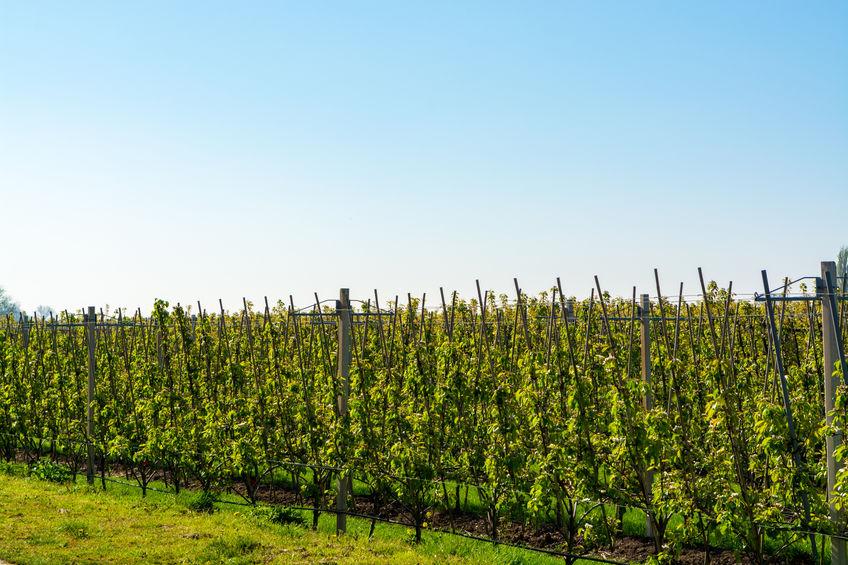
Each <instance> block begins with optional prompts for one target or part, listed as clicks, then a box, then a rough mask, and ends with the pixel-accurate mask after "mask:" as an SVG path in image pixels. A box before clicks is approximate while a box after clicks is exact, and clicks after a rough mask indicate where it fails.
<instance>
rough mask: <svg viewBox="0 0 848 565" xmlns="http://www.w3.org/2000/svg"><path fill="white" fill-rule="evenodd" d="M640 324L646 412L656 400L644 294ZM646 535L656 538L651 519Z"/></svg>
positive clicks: (648, 474) (648, 483) (649, 480)
mask: <svg viewBox="0 0 848 565" xmlns="http://www.w3.org/2000/svg"><path fill="white" fill-rule="evenodd" d="M639 310H640V312H639V314H640V316H639V319H640V322H641V324H640V325H641V330H642V331H641V332H640V333H641V340H640V351H641V354H642V356H641V357H642V362H641V365H642V381H643V382H644V383H645V396H644V398H643V399H642V400H643V404H644V407H645V410H646V411H647V410H651V409H652V408H653V407H654V399H653V395H652V394H651V298H650V296H649V295H647V294H643V295H642V296H641V307H640V309H639ZM644 481H645V496H646V498H649V499H650V498H651V496H652V489H653V482H654V472H653V471H651V470H648V469H646V470H645V477H644ZM645 533H646V534H647V536H648V537H649V538H653V537H654V525H653V523H652V522H651V517H650V516H646V517H645Z"/></svg>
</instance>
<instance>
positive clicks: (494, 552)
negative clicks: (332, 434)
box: [0, 466, 562, 565]
mask: <svg viewBox="0 0 848 565" xmlns="http://www.w3.org/2000/svg"><path fill="white" fill-rule="evenodd" d="M5 470H6V473H5V474H4V473H0V531H2V532H3V535H2V536H0V558H2V559H5V560H7V561H10V562H12V563H21V564H23V563H33V564H36V563H232V564H238V563H480V564H483V563H485V564H490V563H515V564H519V563H527V564H539V565H547V564H553V563H561V562H562V561H561V560H559V559H556V558H553V557H549V556H545V555H542V554H538V553H534V552H531V551H526V550H520V549H515V548H508V547H503V546H494V545H492V544H488V543H484V542H476V541H473V540H467V539H463V538H459V537H457V536H451V535H449V534H440V533H435V532H427V533H426V534H425V538H424V542H423V543H422V544H420V545H414V544H412V543H410V541H409V540H410V536H411V532H410V531H409V530H408V529H407V528H404V527H402V526H394V525H389V524H378V525H377V528H376V531H375V535H374V538H373V539H372V540H370V541H369V540H368V529H369V526H370V522H369V521H367V520H360V519H354V518H349V519H348V534H347V535H345V536H341V537H337V536H336V535H335V533H334V528H335V517H334V516H331V515H325V516H323V517H322V519H321V521H320V523H319V528H318V531H312V530H310V529H307V528H304V527H302V526H300V525H298V524H297V523H296V522H295V523H284V524H278V523H274V522H273V521H271V520H269V519H268V517H267V514H268V513H267V512H264V513H263V512H255V511H253V510H252V509H250V508H245V507H240V506H232V505H227V504H216V505H215V511H214V512H213V513H211V514H210V513H208V512H195V511H192V510H190V509H189V504H190V503H191V501H192V500H193V499H194V498H195V497H196V493H193V492H185V493H183V494H180V495H179V496H175V495H171V494H163V493H156V492H150V493H149V494H148V496H147V497H146V498H142V497H141V496H140V492H139V491H138V489H134V488H131V487H126V486H122V485H113V484H110V485H109V489H108V490H106V491H103V490H101V489H99V488H97V487H89V486H88V485H83V484H79V483H70V482H66V483H64V484H57V483H55V482H48V481H45V480H39V479H37V478H34V477H24V476H21V475H22V474H23V470H24V468H23V467H20V466H6V469H5ZM10 471H11V473H12V474H10ZM304 517H306V514H305V513H304Z"/></svg>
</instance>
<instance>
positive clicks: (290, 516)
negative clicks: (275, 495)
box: [253, 505, 306, 526]
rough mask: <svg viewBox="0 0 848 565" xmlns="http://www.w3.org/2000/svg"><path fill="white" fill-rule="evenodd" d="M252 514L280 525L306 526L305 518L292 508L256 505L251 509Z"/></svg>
mask: <svg viewBox="0 0 848 565" xmlns="http://www.w3.org/2000/svg"><path fill="white" fill-rule="evenodd" d="M253 515H254V516H256V517H257V518H260V519H262V520H265V521H267V522H271V523H272V524H279V525H281V526H286V525H292V526H306V520H304V519H303V515H302V514H301V513H300V510H294V509H292V508H288V507H285V506H279V505H274V506H257V507H256V508H254V509H253Z"/></svg>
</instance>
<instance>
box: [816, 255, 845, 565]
mask: <svg viewBox="0 0 848 565" xmlns="http://www.w3.org/2000/svg"><path fill="white" fill-rule="evenodd" d="M828 272H829V273H830V277H831V280H835V279H836V263H835V262H833V261H822V264H821V275H822V276H821V278H820V279H819V280H817V281H816V283H817V285H816V286H817V288H816V291H817V294H818V295H819V296H820V297H821V299H822V344H823V349H824V408H825V419H826V422H827V425H828V428H829V427H830V425H831V422H832V420H833V417H832V416H831V412H832V411H833V405H834V404H835V403H836V390H837V389H838V388H839V384H840V381H839V378H838V377H834V376H833V368H834V366H835V365H836V363H837V362H838V361H839V353H838V351H839V350H838V347H837V343H836V339H837V335H836V332H835V331H834V328H836V327H838V326H839V323H838V322H839V321H838V320H834V319H833V310H832V309H831V307H830V304H829V303H828V301H829V299H830V297H829V296H828V295H827V291H826V288H825V279H826V277H827V273H828ZM834 322H836V323H834ZM841 443H842V434H841V433H837V434H834V435H828V436H825V449H826V452H827V498H828V501H830V503H831V504H830V519H831V521H832V522H834V524H838V523H841V522H842V521H843V520H844V516H843V513H841V512H839V511H837V510H836V508H834V506H833V503H832V500H831V493H832V492H833V490H834V488H835V487H836V475H837V474H838V473H839V470H840V469H841V468H842V464H841V463H840V462H839V461H837V460H836V458H835V457H834V455H833V454H834V452H835V451H836V450H837V449H838V448H839V445H840V444H841ZM830 562H831V564H832V565H846V563H848V553H847V552H846V547H845V540H843V539H838V538H835V537H832V538H830Z"/></svg>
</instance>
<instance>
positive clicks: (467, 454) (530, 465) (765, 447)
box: [0, 284, 848, 561]
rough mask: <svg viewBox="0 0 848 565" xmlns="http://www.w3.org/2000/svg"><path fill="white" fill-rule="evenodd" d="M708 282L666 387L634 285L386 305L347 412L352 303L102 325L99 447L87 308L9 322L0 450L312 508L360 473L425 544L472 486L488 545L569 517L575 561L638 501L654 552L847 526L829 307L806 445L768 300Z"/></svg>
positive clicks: (795, 325)
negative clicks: (828, 390)
mask: <svg viewBox="0 0 848 565" xmlns="http://www.w3.org/2000/svg"><path fill="white" fill-rule="evenodd" d="M706 290H707V293H706V296H705V297H703V299H699V300H698V301H697V302H694V303H687V302H686V301H684V300H683V297H682V295H681V296H680V297H679V298H676V299H663V300H660V301H654V302H653V303H652V304H651V306H650V308H651V312H650V314H651V316H652V318H653V320H654V321H653V322H652V323H651V325H650V328H651V329H650V332H651V335H650V337H651V339H650V356H651V364H652V368H653V375H652V379H651V380H650V381H649V382H648V381H645V380H644V379H643V378H642V376H641V371H640V346H639V343H640V326H639V309H638V306H637V304H636V301H635V295H634V297H631V299H612V298H610V296H608V295H606V294H599V293H597V292H593V293H592V295H591V296H590V297H588V298H587V299H584V300H580V301H578V300H575V299H568V298H566V297H565V296H564V295H563V293H562V290H561V288H559V287H558V286H557V287H554V288H552V290H551V291H548V292H544V293H541V294H540V295H538V296H536V297H528V296H526V295H524V294H522V293H520V292H519V293H517V294H516V296H513V297H511V298H508V297H506V296H495V295H493V294H492V293H489V292H479V293H478V296H477V297H476V298H475V299H470V300H462V299H460V298H458V297H457V296H456V295H455V294H454V295H451V296H447V297H444V298H443V299H442V300H441V301H440V302H439V303H437V305H436V307H435V308H428V307H427V305H426V304H425V299H424V298H422V299H418V298H415V297H411V296H408V297H407V300H406V303H405V304H400V301H398V300H397V299H396V300H394V301H392V302H391V303H389V304H388V305H385V304H381V303H380V301H379V297H378V296H376V294H375V296H374V297H372V298H371V299H369V300H366V301H364V302H361V303H359V304H358V306H357V308H356V311H355V312H352V313H351V314H350V315H351V317H352V321H353V324H352V365H351V380H350V399H349V408H350V411H349V414H347V415H344V414H343V413H342V412H340V410H339V404H338V402H337V399H338V396H339V394H340V393H341V391H342V387H343V386H344V383H342V382H340V381H339V378H338V375H337V367H336V357H335V355H336V348H337V342H336V340H337V330H336V326H335V325H334V321H335V319H336V318H335V311H334V310H333V309H331V308H327V307H326V305H323V306H322V305H318V304H316V306H315V307H314V308H312V309H311V310H308V311H305V312H299V313H296V312H295V311H294V310H293V308H292V306H291V305H290V304H289V305H285V304H283V303H278V304H277V305H276V306H274V307H273V308H272V307H270V306H269V305H268V304H267V303H266V304H265V306H264V308H260V309H258V310H257V309H255V308H254V307H253V306H252V305H251V304H249V303H247V302H246V303H245V308H244V309H243V310H242V311H241V312H237V313H232V314H226V313H217V314H213V313H207V312H205V311H196V315H194V316H193V315H191V311H190V309H188V308H185V307H182V306H179V305H178V306H176V307H174V308H170V307H169V306H168V304H167V303H165V302H161V301H158V302H157V303H156V304H155V307H154V310H153V314H152V315H151V316H150V317H141V316H140V314H138V313H136V315H135V316H132V317H124V316H123V315H121V317H119V318H117V319H112V320H101V321H102V324H101V325H99V327H98V330H97V341H96V350H95V357H96V365H97V387H96V398H95V413H94V419H95V422H94V435H93V436H92V437H88V436H87V434H86V426H85V417H86V379H87V370H88V351H87V348H86V340H85V338H86V336H85V328H84V326H83V325H82V324H81V323H80V322H81V320H80V318H79V317H78V316H74V315H69V314H62V315H61V316H60V317H58V318H56V319H53V320H50V319H44V318H36V319H35V321H34V323H33V324H30V325H21V324H20V323H18V322H16V321H15V320H14V319H13V318H7V320H6V323H5V325H3V327H2V332H0V447H2V449H3V451H4V454H5V456H6V457H7V458H11V457H14V456H16V454H17V453H19V452H20V450H21V449H23V450H24V451H25V452H26V453H29V454H31V456H32V457H37V456H38V454H40V453H41V452H42V450H43V449H44V447H45V445H53V446H54V447H55V449H56V452H57V453H59V452H61V453H62V455H63V456H64V457H66V459H67V461H68V462H69V464H70V465H71V466H72V467H73V468H74V470H75V471H77V470H79V469H81V468H82V466H83V465H84V461H85V449H86V442H89V441H90V442H93V443H94V444H95V445H96V446H97V448H98V453H100V454H101V456H102V457H103V458H104V459H106V458H108V459H110V460H112V461H119V462H121V463H122V464H123V465H124V467H125V468H126V470H127V473H128V474H129V475H131V476H132V477H134V478H135V480H137V481H138V484H139V486H141V487H142V488H146V487H147V486H148V484H149V482H150V480H151V479H152V477H153V476H154V474H155V473H157V472H162V470H164V472H165V473H166V476H167V478H168V480H169V482H171V483H172V484H173V485H174V486H175V487H176V488H180V486H181V485H185V484H187V483H191V484H193V485H197V486H199V487H200V488H202V489H204V490H206V491H214V490H216V489H220V488H224V487H225V486H228V485H232V484H237V485H238V490H239V492H241V493H242V494H243V495H244V496H245V497H246V498H247V499H248V500H251V501H254V500H256V498H257V497H258V496H259V495H260V489H261V488H262V485H263V484H265V483H267V480H268V478H269V477H270V476H271V475H272V474H273V473H274V472H275V471H277V470H279V469H286V470H287V471H288V472H289V473H290V476H291V479H292V481H293V483H294V484H295V486H296V489H297V492H298V493H299V495H300V496H301V497H302V498H303V499H304V500H306V501H308V502H309V503H310V505H311V506H314V507H316V508H324V507H326V505H327V503H328V500H329V499H330V498H331V496H332V494H333V493H332V483H331V481H332V479H334V478H335V477H337V476H338V475H339V474H340V473H342V474H344V473H352V474H353V475H354V476H355V478H356V479H357V480H358V481H361V482H362V483H364V484H367V485H368V487H369V488H370V492H371V493H372V494H371V496H372V500H373V502H374V505H375V508H376V510H375V511H379V508H380V507H381V505H383V506H393V507H395V508H401V509H402V510H403V512H404V513H405V514H406V515H407V516H408V518H409V519H410V520H411V522H412V523H413V524H414V525H415V527H416V531H417V534H418V536H419V537H420V532H421V529H422V528H423V527H424V525H425V523H426V522H427V520H428V515H429V514H430V513H431V512H433V511H434V510H441V511H443V512H456V511H462V510H463V509H464V508H465V507H466V504H467V498H468V489H471V491H472V492H473V493H475V494H476V495H477V496H478V497H479V500H480V504H481V507H482V511H483V512H484V514H485V517H486V523H487V528H488V533H489V535H490V536H491V537H493V538H498V536H499V534H500V533H501V530H502V525H503V520H504V519H509V520H519V521H522V522H523V523H525V524H528V525H530V526H534V525H535V526H538V527H550V525H553V526H554V527H556V528H557V529H558V530H559V531H560V532H561V534H562V539H563V549H565V550H567V551H568V552H575V553H577V552H581V551H586V550H588V549H590V548H591V547H592V545H593V544H598V543H601V544H604V543H611V542H612V541H614V538H615V536H616V535H617V534H618V533H619V532H618V531H617V529H618V528H619V527H620V525H619V524H620V523H619V522H618V520H619V519H620V515H617V513H615V512H611V511H610V508H612V506H610V505H618V506H620V507H636V508H641V509H643V510H644V512H645V513H646V515H647V517H648V520H649V522H650V527H651V530H652V531H653V533H654V540H655V544H656V550H657V551H668V550H670V549H669V548H672V549H673V548H674V547H677V546H678V545H679V543H682V542H688V543H700V544H704V545H705V546H708V545H709V544H710V542H711V540H714V539H715V536H717V535H719V536H723V537H724V538H725V539H726V540H731V541H732V543H734V544H735V545H736V546H737V547H738V548H739V549H741V550H743V551H745V552H747V553H748V554H749V555H750V556H751V557H752V558H753V559H754V560H756V561H762V560H763V559H765V555H766V553H767V550H768V547H767V540H769V539H772V540H780V541H781V542H786V543H787V544H791V542H793V541H794V540H797V539H798V537H799V534H797V533H792V532H793V531H795V530H821V531H826V530H827V529H828V528H833V527H834V526H833V524H832V523H831V522H830V521H829V518H828V511H827V498H826V496H827V493H826V488H827V487H826V478H825V466H824V435H825V433H826V432H827V430H826V429H825V427H824V412H823V411H824V408H823V403H822V382H823V378H824V377H825V375H829V374H830V373H831V372H832V370H833V368H830V367H823V366H822V361H821V352H822V343H821V334H820V324H821V323H820V311H819V308H820V307H819V306H817V305H816V304H815V303H809V302H791V303H790V302H783V303H781V305H780V306H779V307H778V312H777V315H776V324H778V327H777V331H778V332H779V335H780V337H781V341H782V342H783V350H782V354H783V357H782V361H783V364H784V366H785V372H786V377H787V379H788V398H789V400H790V403H789V407H791V415H792V418H793V423H794V435H793V434H790V432H789V428H788V426H787V412H788V410H787V403H785V402H784V400H783V397H782V395H781V393H780V391H781V388H780V381H779V379H778V375H777V374H776V371H775V355H774V348H773V342H772V340H771V338H770V333H769V326H768V320H767V318H766V316H765V315H764V310H763V307H762V305H761V304H755V303H751V302H745V301H738V300H736V299H735V297H734V296H733V295H732V293H731V292H729V290H726V289H720V288H718V287H717V286H716V285H715V284H711V285H710V286H709V287H708V288H707V289H706ZM598 291H600V287H598ZM431 304H432V301H431ZM381 307H382V308H381ZM303 314H308V315H303ZM341 315H347V314H346V313H345V312H342V313H341ZM837 409H838V410H842V411H844V410H845V408H844V405H843V404H841V403H840V404H839V406H838V408H837ZM842 421H846V419H845V418H842V419H840V418H837V419H836V420H835V422H836V423H835V425H836V426H838V425H840V422H842ZM845 486H846V487H848V485H845ZM840 489H842V487H841V486H840ZM842 492H848V489H842V490H840V492H839V493H836V496H837V497H838V496H842V494H841V493H842ZM675 517H679V518H680V519H679V520H678V519H677V518H675ZM317 519H318V511H317V510H316V512H315V514H314V520H315V521H316V523H317ZM671 524H674V527H671ZM838 527H839V528H842V527H843V526H842V525H839V526H838ZM801 535H802V534H801ZM814 550H815V547H814Z"/></svg>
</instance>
